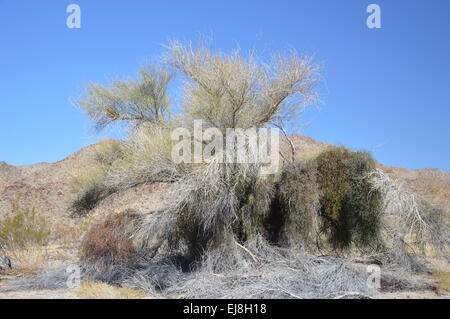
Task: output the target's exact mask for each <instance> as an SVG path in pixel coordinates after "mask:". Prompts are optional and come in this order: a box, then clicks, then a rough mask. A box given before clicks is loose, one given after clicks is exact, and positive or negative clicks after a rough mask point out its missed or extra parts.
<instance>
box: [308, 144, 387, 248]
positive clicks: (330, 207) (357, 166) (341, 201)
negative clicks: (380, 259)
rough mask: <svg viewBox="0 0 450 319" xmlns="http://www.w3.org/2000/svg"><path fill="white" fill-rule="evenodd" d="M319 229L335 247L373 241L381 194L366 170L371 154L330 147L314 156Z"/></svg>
mask: <svg viewBox="0 0 450 319" xmlns="http://www.w3.org/2000/svg"><path fill="white" fill-rule="evenodd" d="M315 161H316V163H317V182H318V186H319V192H320V217H321V221H322V231H323V232H325V233H326V234H327V237H328V239H329V242H330V243H331V245H332V247H333V248H334V249H338V250H342V249H345V248H348V247H350V245H351V244H352V243H354V244H356V245H359V246H367V245H370V244H371V243H374V242H375V241H376V240H377V238H378V235H379V230H380V211H381V203H382V198H381V194H380V193H379V192H377V191H376V190H372V187H371V183H370V180H369V178H367V174H368V173H369V172H371V171H373V170H374V169H375V162H374V161H373V160H372V158H371V157H370V155H368V154H366V153H362V152H351V151H349V150H347V149H345V148H342V147H333V148H331V149H329V150H326V151H324V152H323V153H321V154H320V155H319V156H318V157H317V158H316V160H315Z"/></svg>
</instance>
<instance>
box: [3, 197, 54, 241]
mask: <svg viewBox="0 0 450 319" xmlns="http://www.w3.org/2000/svg"><path fill="white" fill-rule="evenodd" d="M50 234H51V228H50V225H49V223H48V221H47V219H46V218H44V217H42V216H39V215H38V213H37V212H36V209H35V208H34V207H33V208H21V207H20V205H19V204H18V203H17V202H14V203H13V204H12V212H11V214H9V215H7V216H6V217H4V218H3V219H2V220H1V221H0V246H2V247H6V248H13V249H15V248H24V247H27V246H29V245H46V244H48V242H49V240H50Z"/></svg>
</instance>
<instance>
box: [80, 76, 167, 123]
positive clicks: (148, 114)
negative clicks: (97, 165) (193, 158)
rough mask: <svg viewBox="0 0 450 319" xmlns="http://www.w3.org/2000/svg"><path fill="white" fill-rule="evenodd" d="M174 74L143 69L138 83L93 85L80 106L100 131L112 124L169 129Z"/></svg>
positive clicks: (117, 82)
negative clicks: (171, 84)
mask: <svg viewBox="0 0 450 319" xmlns="http://www.w3.org/2000/svg"><path fill="white" fill-rule="evenodd" d="M172 78H173V74H172V73H171V72H170V71H169V70H167V69H166V68H163V67H142V68H141V69H140V72H139V78H138V79H137V80H131V79H128V80H116V81H112V83H111V84H110V86H109V87H107V86H103V85H100V84H96V83H91V84H89V85H88V87H87V92H86V94H85V96H84V97H82V98H81V99H80V100H79V101H78V105H79V106H80V107H81V108H82V109H84V110H85V112H86V114H87V115H88V116H89V118H90V119H91V120H92V122H93V123H94V126H95V128H96V129H97V130H101V129H103V128H105V127H106V126H108V125H109V124H111V123H116V122H123V121H125V122H128V123H132V124H134V125H139V124H141V123H152V124H155V125H159V126H165V125H167V123H168V121H169V117H170V100H169V97H168V95H167V90H168V85H169V83H170V82H171V80H172Z"/></svg>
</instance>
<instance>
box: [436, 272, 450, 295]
mask: <svg viewBox="0 0 450 319" xmlns="http://www.w3.org/2000/svg"><path fill="white" fill-rule="evenodd" d="M433 278H434V279H435V280H436V288H437V292H438V294H445V293H449V292H450V272H448V271H436V272H433Z"/></svg>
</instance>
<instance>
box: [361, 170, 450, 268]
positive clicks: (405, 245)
mask: <svg viewBox="0 0 450 319" xmlns="http://www.w3.org/2000/svg"><path fill="white" fill-rule="evenodd" d="M368 177H369V179H370V182H371V184H372V185H371V186H372V188H373V190H374V191H377V192H380V193H381V194H382V225H383V227H382V236H381V244H380V245H379V248H378V249H377V258H378V259H379V260H380V261H381V262H382V263H383V265H385V267H390V268H396V269H398V270H401V271H405V272H411V271H418V270H423V269H424V268H425V267H424V265H423V263H421V262H420V260H419V258H418V257H420V254H419V253H420V252H421V253H422V254H424V253H425V251H426V250H430V248H431V250H434V253H437V254H438V255H440V256H441V257H444V258H446V259H447V260H449V254H448V248H449V233H450V230H449V219H448V216H446V213H445V210H444V209H443V208H442V207H440V206H439V205H435V204H432V203H430V202H428V201H427V200H426V199H424V198H421V197H419V196H417V195H416V194H414V193H412V192H410V191H408V190H406V189H404V188H403V187H402V186H401V185H397V184H396V183H394V182H393V181H392V180H391V179H390V178H389V176H388V175H387V174H386V173H384V172H383V171H381V170H378V169H377V170H374V171H372V172H371V173H370V174H369V175H368Z"/></svg>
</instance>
